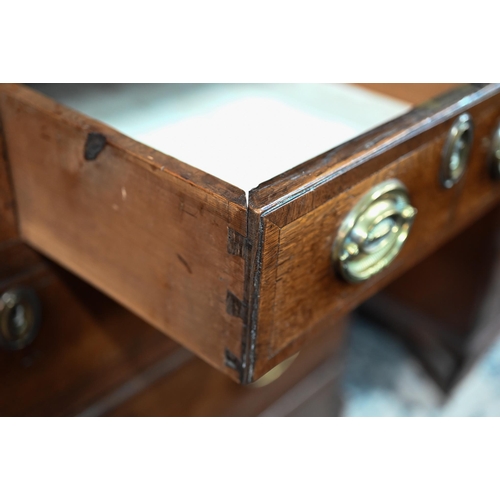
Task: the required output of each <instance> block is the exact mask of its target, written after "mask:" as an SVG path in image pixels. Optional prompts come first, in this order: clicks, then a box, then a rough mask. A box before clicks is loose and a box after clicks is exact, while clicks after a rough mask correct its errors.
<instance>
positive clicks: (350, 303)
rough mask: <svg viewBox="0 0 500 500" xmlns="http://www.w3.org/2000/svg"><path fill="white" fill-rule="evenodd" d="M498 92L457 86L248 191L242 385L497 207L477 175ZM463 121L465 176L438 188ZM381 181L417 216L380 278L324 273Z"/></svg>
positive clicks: (483, 171)
mask: <svg viewBox="0 0 500 500" xmlns="http://www.w3.org/2000/svg"><path fill="white" fill-rule="evenodd" d="M498 92H499V86H498V85H487V86H477V87H476V86H465V87H461V88H459V89H457V90H455V91H453V92H451V93H449V94H447V95H446V96H443V97H442V98H440V99H437V100H434V101H431V102H429V103H427V104H426V105H424V106H422V107H418V108H415V109H414V110H413V111H411V112H410V113H408V114H407V115H405V116H403V117H402V118H400V119H397V120H394V121H393V122H390V123H388V124H386V125H384V126H382V127H380V128H378V129H375V130H374V131H372V132H370V133H368V134H365V135H364V136H361V137H359V138H357V139H355V140H353V141H351V142H350V143H347V144H345V145H343V146H340V147H339V148H336V149H334V150H332V151H330V152H328V153H326V154H325V155H322V156H320V157H318V158H316V159H314V160H311V161H310V162H307V163H306V164H304V165H302V166H299V167H297V168H296V169H293V170H292V171H290V172H288V173H287V174H285V175H284V176H281V177H280V178H277V179H276V180H274V181H270V182H269V183H266V184H264V185H262V186H260V187H259V188H257V189H256V190H254V191H253V192H251V194H250V205H249V206H250V214H249V217H250V225H249V227H250V228H251V237H253V238H254V239H255V241H257V242H258V243H257V244H256V245H255V249H254V252H255V255H254V264H255V265H254V267H253V270H252V271H253V283H256V284H257V285H256V287H255V288H254V290H253V293H252V294H250V296H251V297H252V300H253V303H252V304H251V309H252V310H253V311H254V315H253V318H252V322H251V323H250V324H251V327H250V329H249V332H248V335H249V344H250V345H251V349H249V352H248V356H249V359H250V360H251V362H249V365H250V366H253V373H251V374H250V376H251V377H252V378H258V377H259V376H260V375H261V374H262V373H265V372H266V371H267V370H268V369H269V367H270V366H272V365H274V364H275V363H277V362H278V361H279V360H280V359H282V358H285V357H287V356H289V355H290V354H291V353H293V352H294V351H295V350H297V349H299V348H300V346H301V345H302V344H303V343H304V342H305V341H306V336H305V335H304V332H306V331H307V329H308V328H310V327H311V325H314V324H316V323H317V322H318V321H320V320H321V319H322V318H323V317H324V316H325V315H327V314H334V315H338V316H341V315H342V314H345V313H346V312H347V311H349V310H351V309H353V308H354V307H356V306H357V305H359V304H360V303H361V302H362V301H363V300H365V299H366V298H368V297H369V296H371V295H372V294H374V293H375V292H376V291H377V290H379V289H380V288H381V287H383V286H384V285H385V284H387V283H389V282H390V281H391V280H392V279H394V278H395V277H396V276H398V275H400V274H401V273H402V272H403V271H404V270H406V269H408V268H409V267H411V266H412V265H414V264H415V263H416V262H418V261H420V260H421V259H423V258H424V257H425V256H427V255H429V254H430V253H431V252H432V251H433V250H435V249H436V248H437V247H439V246H440V245H442V244H443V243H444V242H445V241H446V240H448V239H449V238H451V237H452V236H453V235H454V234H456V233H457V232H458V231H460V230H461V229H462V228H464V227H465V226H466V225H468V224H470V223H471V222H472V221H474V220H476V219H477V218H478V217H480V216H481V215H482V214H484V213H485V212H486V211H487V210H488V209H489V208H491V206H492V205H493V204H495V203H496V202H497V201H498V200H499V199H500V184H499V182H498V181H494V180H493V179H492V177H491V176H490V175H489V174H488V170H487V166H486V165H487V158H488V154H489V146H488V141H487V139H488V138H489V137H490V136H491V133H492V131H493V129H494V128H495V126H496V124H497V122H498V119H499V118H500V97H499V95H498ZM464 112H468V113H469V114H470V116H471V117H472V120H473V123H474V139H473V143H472V144H473V145H472V149H471V152H470V157H469V162H468V168H467V170H466V173H465V175H464V177H463V178H462V179H461V180H460V181H459V182H458V183H457V184H456V185H454V186H453V187H452V188H450V189H446V188H444V187H443V186H442V184H441V182H440V169H441V164H442V158H443V149H444V147H445V143H446V141H447V139H448V135H449V131H450V129H451V127H452V125H453V123H454V122H455V120H456V119H457V117H458V116H460V115H461V114H462V113H464ZM485 139H486V140H485ZM389 179H397V180H399V181H401V182H402V183H403V184H404V185H405V186H406V187H407V189H408V191H409V198H410V202H411V205H413V207H415V208H416V209H417V210H418V213H417V215H416V217H415V221H414V224H413V227H412V228H411V231H410V234H409V237H408V239H407V241H406V242H405V244H404V245H403V247H402V250H401V252H400V254H399V255H398V256H397V257H396V259H395V260H394V261H393V262H392V263H391V264H390V265H389V266H388V267H387V268H386V269H384V270H382V271H381V272H380V273H378V274H376V275H375V276H372V277H371V278H370V279H368V280H367V281H364V282H362V283H354V284H353V283H348V282H346V281H345V280H344V279H342V278H340V277H339V276H338V274H337V273H336V272H335V271H334V267H333V265H332V257H331V252H332V245H333V243H334V239H335V238H336V236H337V234H338V232H339V228H340V226H341V224H342V222H343V220H344V219H345V218H346V216H347V215H348V214H349V213H350V211H351V210H352V209H353V207H355V205H356V204H357V203H358V202H359V201H360V199H361V198H362V197H363V195H364V194H365V193H367V192H368V191H369V190H370V189H371V188H373V187H374V186H376V185H378V184H379V183H381V182H383V181H386V180H389Z"/></svg>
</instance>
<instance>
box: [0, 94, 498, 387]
mask: <svg viewBox="0 0 500 500" xmlns="http://www.w3.org/2000/svg"><path fill="white" fill-rule="evenodd" d="M130 88H131V87H130V86H128V87H127V86H125V87H102V88H100V87H99V86H97V87H96V86H94V87H80V88H79V89H80V90H79V91H76V94H75V88H73V89H72V90H71V91H70V92H69V93H68V87H63V88H57V87H42V88H41V90H43V91H44V92H45V93H47V94H53V95H54V97H55V98H57V99H58V100H60V101H62V102H65V103H66V104H69V105H71V106H72V107H74V108H77V109H79V110H81V111H84V112H87V113H90V114H91V115H93V116H94V117H96V116H97V117H98V118H100V119H104V120H105V121H107V122H108V123H110V124H111V125H112V126H114V127H116V128H119V129H121V130H122V131H124V132H126V133H127V134H128V135H131V136H133V137H135V138H139V139H141V141H143V142H147V143H149V144H151V145H153V146H156V147H160V148H161V149H163V150H164V151H165V152H167V153H170V154H172V155H174V156H175V155H177V156H178V157H179V158H181V159H182V160H184V161H187V162H192V163H195V164H196V166H197V167H199V168H200V169H197V168H194V167H192V166H190V165H188V164H187V163H184V162H183V161H180V160H177V159H175V158H173V157H172V156H167V155H166V154H163V153H160V152H159V151H157V150H155V149H153V148H152V147H149V146H146V145H145V144H143V143H141V142H137V141H136V140H134V139H132V138H130V137H128V136H127V135H123V134H122V133H120V132H118V131H117V130H115V129H114V128H111V127H109V126H107V125H104V124H103V123H101V122H99V121H96V120H94V119H92V118H89V117H87V116H86V115H85V114H82V113H81V112H80V111H73V110H72V109H70V108H68V107H65V106H64V105H61V104H60V103H58V102H56V100H55V99H52V98H51V97H47V96H44V95H42V94H40V93H38V92H36V91H34V90H32V89H30V88H28V87H26V86H22V85H2V86H0V113H1V115H0V118H1V122H2V131H3V135H4V140H5V144H6V153H7V162H8V166H9V168H10V172H11V178H12V183H13V188H14V192H15V199H16V205H17V216H18V224H19V231H20V234H21V237H22V238H23V240H24V241H25V242H26V243H28V244H29V245H31V246H33V247H34V248H35V249H37V250H39V251H40V252H42V253H44V254H46V255H47V256H49V257H50V258H52V259H54V260H55V261H57V262H59V263H60V264H61V265H63V266H64V267H66V268H68V269H69V270H71V271H72V272H74V273H76V274H77V275H79V276H81V277H82V278H84V279H85V280H87V281H88V282H90V283H91V284H93V285H94V286H96V287H97V288H99V289H101V290H102V291H104V292H105V293H107V294H109V295H110V296H111V297H113V298H114V299H116V300H117V301H118V302H120V303H121V304H123V305H124V306H126V307H127V308H129V309H130V310H132V311H133V312H135V313H136V314H137V315H139V316H140V317H142V318H144V319H145V320H146V321H148V322H150V323H151V324H152V325H154V326H155V327H157V328H158V329H160V330H161V331H163V332H165V333H166V334H167V335H169V336H171V337H172V338H173V339H175V340H176V341H178V342H179V343H181V344H183V345H184V346H186V347H187V348H189V349H190V350H192V351H193V352H195V353H196V354H198V355H199V356H200V357H202V358H203V359H205V360H206V361H208V362H209V363H210V364H212V365H213V366H215V367H216V368H218V369H220V370H221V371H223V372H225V373H226V374H228V375H229V376H230V377H232V378H233V379H235V380H239V381H241V382H243V383H248V382H252V381H253V380H256V379H258V378H259V377H260V376H262V375H263V374H265V373H266V372H267V371H268V370H270V369H271V368H272V367H273V366H275V365H276V364H278V363H279V362H281V361H283V360H284V359H286V358H287V357H289V356H291V355H292V354H294V353H295V352H296V351H298V350H299V349H300V348H301V347H302V345H303V344H304V343H305V342H307V340H308V338H309V337H310V335H311V334H310V332H312V331H314V330H315V326H317V325H318V324H320V323H321V322H322V321H324V320H325V318H327V317H335V316H339V317H340V316H342V315H343V314H346V313H347V312H348V311H350V310H351V309H353V308H354V307H356V306H357V305H359V304H360V303H361V302H362V301H363V300H365V299H366V298H368V297H369V296H371V295H372V294H374V293H375V292H376V291H378V290H379V289H380V288H382V287H383V286H384V285H385V284H387V283H388V282H389V281H390V280H391V279H393V278H395V277H396V276H398V275H400V274H401V273H402V272H403V271H404V270H405V269H408V268H409V267H410V266H412V265H413V264H415V263H416V262H418V261H419V260H421V259H423V258H424V257H425V256H427V255H429V254H430V253H431V252H432V251H433V250H435V249H436V248H437V247H438V246H440V245H442V244H443V243H444V242H445V241H447V240H448V239H449V238H451V236H453V235H454V234H456V233H457V232H458V231H460V230H461V229H462V228H463V227H465V226H466V225H468V224H470V223H471V222H472V221H474V220H475V219H477V218H478V217H480V216H481V215H482V214H483V213H485V212H486V211H487V210H488V208H490V207H491V206H492V205H493V204H495V203H496V202H497V201H498V199H499V198H500V183H499V182H497V181H496V179H495V175H494V172H493V170H492V167H491V165H492V161H493V160H492V157H491V154H492V147H493V146H492V142H494V141H492V138H493V134H494V132H495V129H496V127H497V125H498V120H499V118H500V86H499V85H495V84H488V85H465V86H459V87H456V88H453V89H452V90H449V91H448V93H446V94H443V95H442V96H440V97H438V98H434V99H433V100H430V101H427V102H425V103H424V104H422V105H419V106H417V107H415V108H412V109H410V108H411V107H412V106H411V105H412V104H420V102H421V101H424V100H426V98H428V97H431V96H433V95H434V94H435V93H436V87H435V86H430V87H429V86H425V85H421V86H418V87H416V91H417V92H420V95H421V96H422V97H421V98H420V97H417V98H416V99H415V100H416V101H417V102H411V103H408V102H402V101H396V100H393V99H391V98H389V97H384V96H382V95H380V94H378V95H376V94H371V93H370V92H369V91H367V90H363V89H362V88H361V87H351V86H288V87H287V86H261V87H256V86H238V87H230V86H222V87H217V86H206V87H200V86H184V87H179V86H170V87H169V88H168V92H170V94H169V95H170V97H169V99H166V101H165V100H162V99H163V97H164V96H165V95H166V94H168V92H167V87H149V88H147V87H144V86H143V87H136V88H135V90H133V91H132V94H130V95H128V94H126V93H125V94H124V93H123V92H124V89H125V90H127V89H129V90H130ZM438 88H439V87H438ZM137 89H139V90H137ZM141 89H142V90H143V91H144V90H145V91H146V93H145V94H143V97H141V96H140V95H139V94H137V92H139V91H140V90H141ZM414 89H415V88H414ZM98 90H102V91H103V92H104V98H102V95H101V97H100V98H99V99H98V100H96V99H94V97H95V95H98V94H96V92H97V91H98ZM376 90H378V91H381V90H382V91H383V90H385V91H387V92H388V93H389V94H390V93H392V94H394V95H396V96H398V97H399V98H405V94H404V93H405V92H410V93H409V94H408V95H410V96H411V95H412V94H411V90H412V89H411V88H408V87H406V88H405V87H404V86H390V85H389V86H386V87H378V88H377V89H376ZM439 90H440V89H439ZM439 90H438V91H439ZM78 92H81V93H78ZM89 92H90V93H91V96H90V97H89V96H88V95H87V94H88V93H89ZM200 92H201V94H203V96H202V97H203V99H202V98H200V95H199V94H200ZM266 92H267V93H266ZM155 93H156V94H157V95H158V96H159V97H158V99H159V100H158V101H157V102H158V103H157V104H155V103H153V102H152V101H151V100H150V98H151V96H153V97H154V96H155ZM398 93H399V95H398ZM131 95H132V96H135V97H134V99H135V101H134V100H133V99H132V97H130V96H131ZM413 95H416V94H413ZM92 96H94V97H92ZM117 97H118V100H116V98H117ZM167 97H168V96H167ZM120 99H121V101H120ZM406 99H407V100H409V101H411V97H410V98H408V97H406ZM138 103H139V104H141V103H143V104H144V106H142V108H141V106H140V105H139V104H138ZM152 106H153V107H152ZM162 106H165V108H164V109H163V108H162ZM129 108H130V109H129ZM132 108H133V110H135V109H136V108H137V109H138V110H139V111H140V112H142V113H146V115H147V116H148V117H149V118H148V120H149V122H148V123H150V125H148V126H149V129H147V127H145V125H144V124H145V123H146V121H147V120H146V118H141V116H143V115H141V114H140V113H139V112H137V113H136V112H135V111H134V113H135V114H134V113H132V114H131V115H130V114H129V117H128V118H127V119H126V120H125V121H124V118H123V116H124V112H125V111H127V110H128V111H130V110H131V109H132ZM133 110H132V111H133ZM151 110H152V111H151ZM162 110H164V111H165V110H166V111H168V113H167V112H166V111H165V113H163V114H162ZM106 113H108V114H107V115H106ZM465 113H467V114H468V118H469V119H470V122H468V123H469V125H470V128H469V129H468V138H469V139H470V141H471V148H470V154H469V157H468V161H467V168H466V170H465V174H464V175H463V177H461V178H460V179H459V180H458V179H457V182H456V183H454V185H453V186H444V185H443V178H442V177H443V171H442V169H443V162H444V161H445V160H444V158H445V157H446V153H443V152H445V151H446V150H447V148H448V147H449V144H448V142H447V141H448V140H449V139H448V137H449V134H450V130H451V129H452V128H453V126H454V125H455V126H456V120H457V119H458V118H459V117H461V116H462V117H463V116H464V114H465ZM398 115H399V117H397V116H398ZM162 116H167V119H166V121H165V122H161V123H160V122H158V123H153V125H151V123H152V122H154V120H157V119H158V117H160V118H161V117H162ZM107 117H108V118H109V117H111V118H110V119H107ZM113 117H114V118H113ZM172 117H174V118H175V119H174V118H172ZM394 117H396V118H395V119H392V118H394ZM391 119H392V120H391ZM234 120H236V121H237V120H243V121H240V122H239V123H240V124H241V123H243V124H244V125H245V126H246V127H247V128H246V129H245V128H243V129H239V128H238V127H237V126H236V125H234V130H233V124H235V123H236V121H234ZM388 120H390V121H388ZM380 124H381V125H380ZM241 130H246V131H247V132H248V134H247V136H246V137H245V136H244V134H243V135H242V134H241V133H239V132H241ZM233 132H234V133H233ZM190 138H192V140H191V139H190ZM238 141H239V142H238ZM328 141H331V142H328ZM346 141H347V142H346ZM236 146H238V147H236ZM334 146H336V147H334ZM332 147H334V149H331V148H332ZM256 151H257V152H258V153H259V154H258V155H257V154H256ZM325 151H326V152H325ZM228 152H229V153H230V154H228ZM200 153H203V154H204V155H205V156H204V158H206V164H205V163H204V160H203V161H201V163H199V164H198V163H197V162H196V158H198V157H199V154H200ZM202 156H203V155H202ZM311 158H312V159H311ZM193 159H194V161H193ZM299 163H300V165H299V166H297V167H295V168H291V169H288V168H290V167H294V165H296V164H299ZM239 165H242V168H241V169H239V168H238V166H239ZM201 168H203V170H201ZM287 169H288V170H287ZM278 174H279V175H278ZM217 176H219V177H221V178H226V180H221V178H218V177H217ZM271 177H272V178H271ZM269 178H271V179H270V180H268V179H269ZM391 179H396V180H398V181H400V182H402V183H403V184H404V186H406V189H407V191H408V200H409V203H411V206H413V207H414V208H415V209H416V210H417V214H416V216H415V217H414V223H413V225H412V226H411V229H410V228H408V229H409V231H408V235H407V241H406V243H405V244H404V245H403V246H402V247H401V249H400V250H401V251H400V252H399V253H398V254H397V256H394V258H393V259H392V258H391V261H390V263H387V265H385V266H383V268H382V269H380V270H379V272H377V273H375V274H374V275H373V276H371V277H370V278H369V279H367V280H365V281H363V282H361V283H351V282H348V281H346V279H345V277H344V278H343V277H342V276H341V275H340V274H339V272H336V270H335V269H336V267H335V265H334V263H333V262H332V248H333V246H334V244H335V242H336V241H338V240H336V238H337V237H338V234H339V231H340V232H342V231H343V230H344V229H343V226H342V224H343V221H344V220H345V219H346V217H347V216H348V214H350V213H351V211H352V210H353V209H355V208H356V207H357V206H359V205H358V204H359V203H360V200H362V199H363V196H364V195H365V194H366V193H367V192H369V191H370V190H371V189H372V188H373V187H374V186H378V185H379V184H380V183H383V182H384V181H388V180H391ZM240 180H241V182H240ZM235 183H237V184H239V185H237V184H235ZM259 183H260V184H259ZM257 184H259V185H258V187H256V188H254V189H251V188H252V187H254V186H255V185H257ZM245 190H246V191H248V195H247V193H246V192H245ZM413 215H414V212H413V214H412V217H413ZM391 220H392V219H391ZM337 264H338V263H337ZM337 269H338V266H337Z"/></svg>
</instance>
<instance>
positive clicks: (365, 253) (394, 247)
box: [332, 179, 417, 283]
mask: <svg viewBox="0 0 500 500" xmlns="http://www.w3.org/2000/svg"><path fill="white" fill-rule="evenodd" d="M416 213H417V210H416V209H415V208H414V207H412V206H411V204H410V199H409V195H408V190H407V189H406V187H405V185H404V184H403V183H402V182H400V181H398V180H395V179H391V180H388V181H385V182H382V183H381V184H378V185H377V186H375V187H374V188H373V189H371V190H370V191H368V192H367V193H366V194H365V195H364V196H363V198H361V200H360V201H359V202H358V203H357V204H356V205H355V207H354V208H353V209H352V210H351V211H350V212H349V214H348V215H347V217H346V218H345V219H344V221H343V222H342V224H341V226H340V229H339V231H338V234H337V238H336V239H335V242H334V244H333V248H332V259H333V263H334V266H335V269H336V270H337V272H338V273H339V274H340V276H342V277H343V278H344V279H345V280H346V281H349V282H351V283H357V282H360V281H364V280H367V279H369V278H371V277H372V276H374V275H375V274H377V273H379V272H380V271H382V269H385V268H386V267H387V266H388V265H389V264H390V263H391V262H392V261H393V260H394V259H395V258H396V256H397V255H398V253H399V251H400V250H401V247H402V246H403V244H404V242H405V241H406V238H407V237H408V233H409V231H410V229H411V226H412V223H413V219H414V218H415V215H416Z"/></svg>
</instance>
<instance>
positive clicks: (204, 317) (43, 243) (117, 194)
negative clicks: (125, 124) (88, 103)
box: [0, 86, 246, 378]
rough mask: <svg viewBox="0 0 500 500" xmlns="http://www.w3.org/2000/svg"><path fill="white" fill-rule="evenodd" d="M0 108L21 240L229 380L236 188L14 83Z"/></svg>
mask: <svg viewBox="0 0 500 500" xmlns="http://www.w3.org/2000/svg"><path fill="white" fill-rule="evenodd" d="M0 104H1V114H2V121H3V127H4V134H5V139H6V143H7V149H8V158H9V164H10V168H11V173H12V179H13V185H14V190H15V195H16V201H17V206H18V217H19V228H20V233H21V237H22V238H23V239H24V241H26V242H27V243H29V244H30V245H32V246H33V247H34V248H36V249H37V250H39V251H40V252H42V253H44V254H46V255H47V256H49V257H50V258H52V259H54V260H55V261H57V262H58V263H60V264H61V265H63V266H64V267H66V268H68V269H69V270H71V271H72V272H74V273H75V274H77V275H79V276H80V277H82V278H83V279H85V280H87V281H88V282H90V283H91V284H93V285H94V286H96V287H97V288H99V289H101V290H102V291H104V292H105V293H107V294H108V295H110V296H111V297H113V298H114V299H115V300H117V301H118V302H120V303H121V304H123V305H124V306H126V307H127V308H129V309H130V310H131V311H133V312H135V313H136V314H137V315H138V316H140V317H142V318H144V319H145V320H146V321H148V322H149V323H151V324H152V325H154V326H155V327H157V328H158V329H160V330H161V331H163V332H164V333H166V334H168V335H169V336H171V337H172V338H174V339H175V340H177V341H178V342H179V343H181V344H183V345H184V346H186V347H187V348H189V349H191V350H192V351H194V352H195V353H196V354H198V355H199V356H201V357H202V358H204V359H205V360H206V361H208V362H210V363H211V364H212V365H213V366H215V367H216V368H219V369H220V370H222V371H224V372H226V373H227V374H229V375H230V376H231V377H233V378H238V377H239V374H237V373H236V372H235V370H234V369H232V368H230V367H228V366H227V365H226V360H225V353H226V350H229V351H230V352H233V353H235V354H236V355H239V354H240V349H241V334H242V320H241V318H237V317H234V316H232V315H230V314H229V313H228V312H227V310H226V298H227V294H228V292H231V293H232V294H233V295H235V296H236V297H239V298H242V297H243V279H244V260H243V258H241V256H238V255H231V254H230V253H228V248H227V246H228V244H227V242H228V229H229V228H231V230H233V231H236V232H237V233H239V234H242V235H245V234H246V207H245V202H244V194H243V192H241V191H240V190H238V189H237V188H234V187H232V186H230V185H227V184H225V183H223V182H222V181H219V180H217V179H215V178H213V179H210V177H209V176H207V174H203V173H202V172H200V171H198V170H196V169H194V168H193V167H190V166H189V165H185V164H182V163H181V162H179V161H177V160H175V159H174V158H171V157H169V156H166V155H163V154H160V153H158V152H156V151H154V150H152V149H150V148H147V147H145V146H143V145H140V144H138V143H135V142H134V141H132V140H131V139H129V138H127V137H125V136H123V135H121V134H119V133H118V132H116V131H114V130H113V129H111V128H109V127H106V126H105V125H103V124H101V123H99V122H96V121H93V120H91V119H89V118H87V117H85V116H83V115H81V114H79V113H76V112H73V111H71V110H68V109H66V108H64V107H62V106H60V105H58V104H56V103H55V102H54V101H51V100H50V99H48V98H45V97H43V96H40V95H38V94H37V93H36V92H33V91H31V90H28V89H25V88H23V87H21V86H3V87H0Z"/></svg>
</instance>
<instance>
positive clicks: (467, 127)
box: [440, 113, 474, 189]
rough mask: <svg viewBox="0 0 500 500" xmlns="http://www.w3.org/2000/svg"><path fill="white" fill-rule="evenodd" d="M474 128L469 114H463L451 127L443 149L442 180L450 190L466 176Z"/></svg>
mask: <svg viewBox="0 0 500 500" xmlns="http://www.w3.org/2000/svg"><path fill="white" fill-rule="evenodd" d="M473 131H474V127H473V124H472V118H471V117H470V115H469V114H468V113H463V114H461V115H460V116H459V117H458V118H457V119H456V120H455V121H454V122H453V125H452V126H451V129H450V132H449V134H448V139H447V140H446V143H445V146H444V149H443V158H442V164H441V171H440V178H441V184H442V185H443V186H444V187H445V188H447V189H449V188H451V187H453V186H454V185H455V184H456V183H457V182H458V181H459V180H460V179H461V178H462V177H463V175H464V174H465V170H466V168H467V163H468V161H469V155H470V150H471V146H472V137H473Z"/></svg>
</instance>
